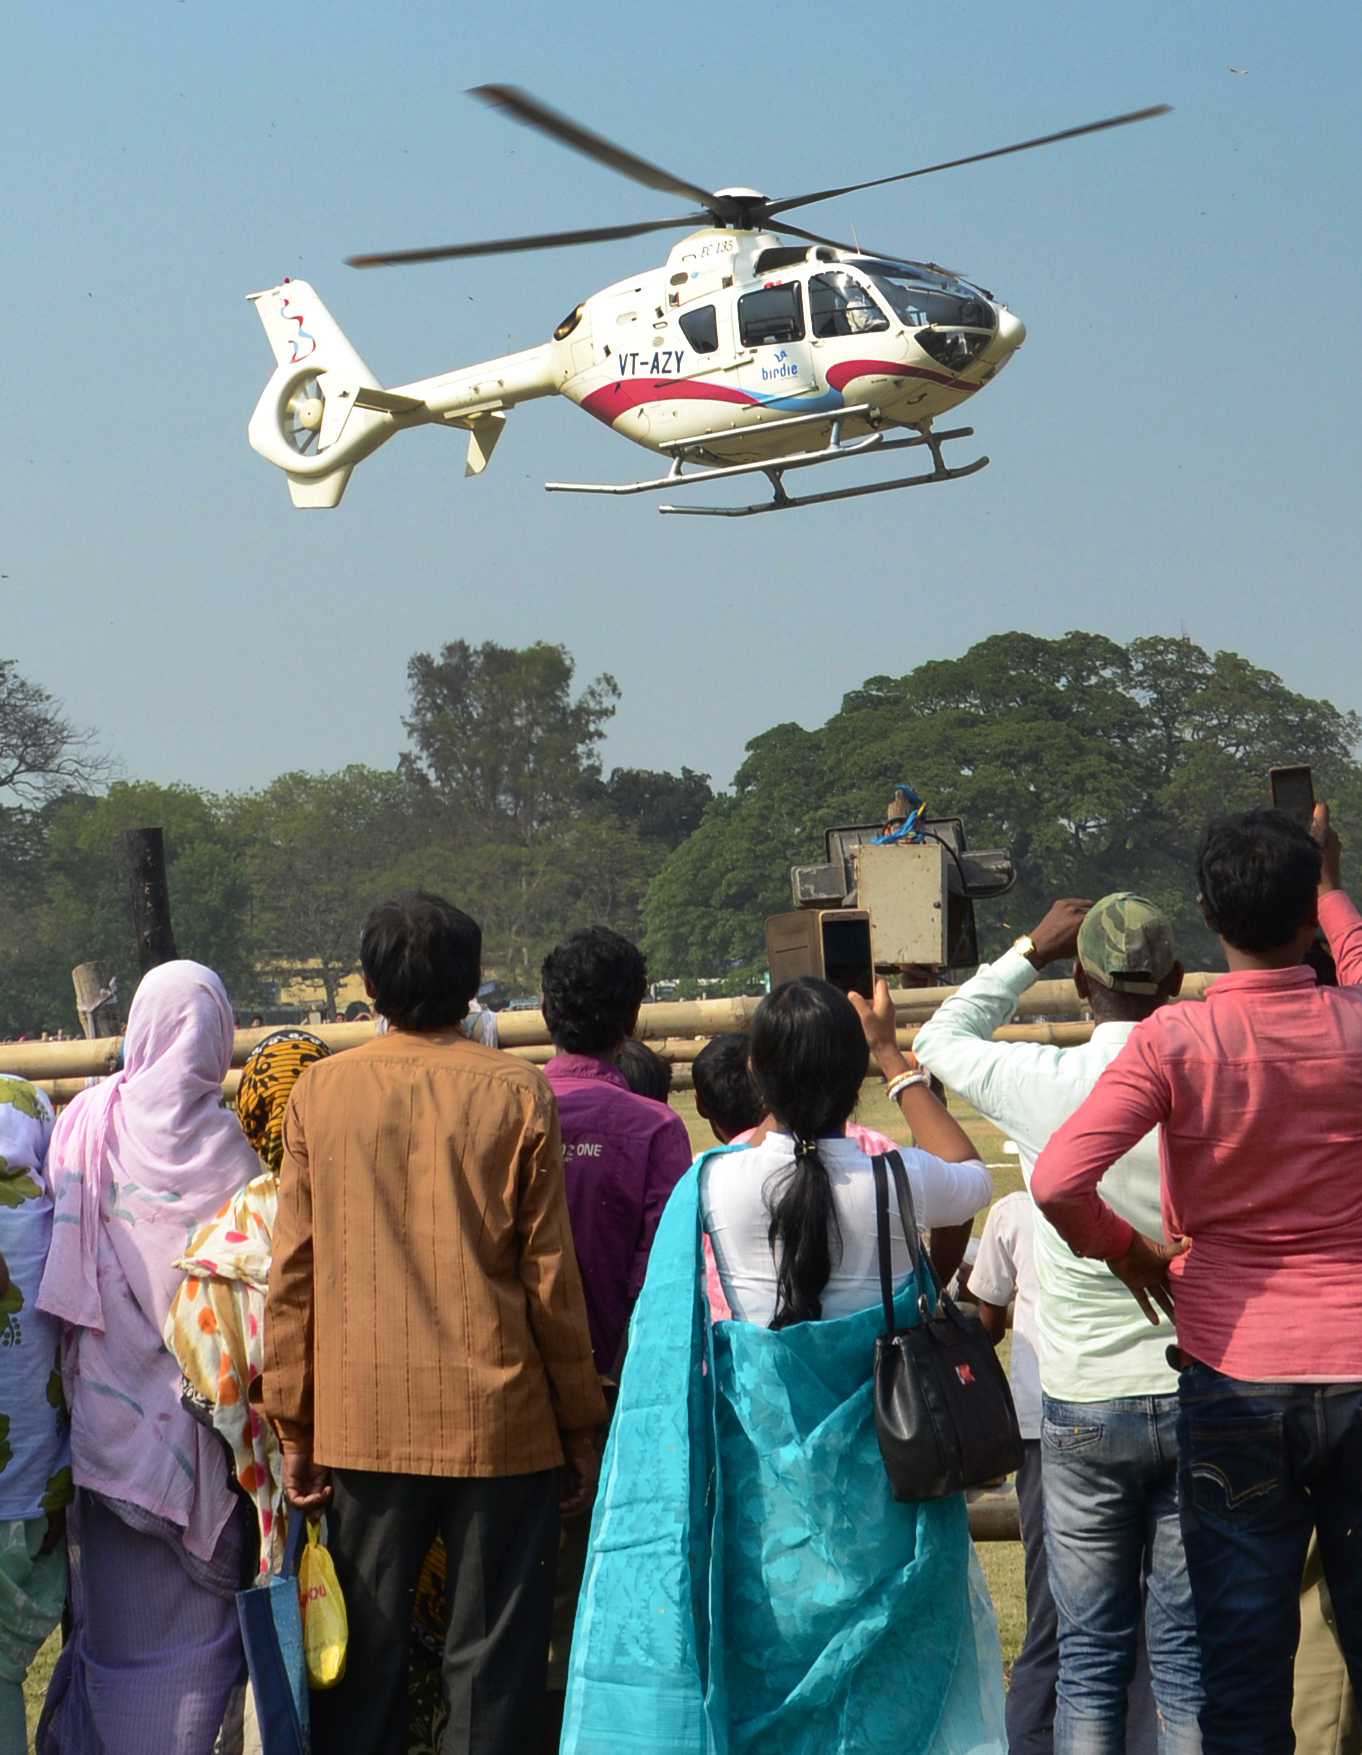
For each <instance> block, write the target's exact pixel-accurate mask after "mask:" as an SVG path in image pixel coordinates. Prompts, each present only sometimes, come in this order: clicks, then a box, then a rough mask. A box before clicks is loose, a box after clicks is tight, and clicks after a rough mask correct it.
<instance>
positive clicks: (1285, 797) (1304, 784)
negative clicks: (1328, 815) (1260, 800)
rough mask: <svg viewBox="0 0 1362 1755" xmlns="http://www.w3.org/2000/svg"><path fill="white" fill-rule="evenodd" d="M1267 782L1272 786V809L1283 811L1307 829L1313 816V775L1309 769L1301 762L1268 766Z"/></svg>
mask: <svg viewBox="0 0 1362 1755" xmlns="http://www.w3.org/2000/svg"><path fill="white" fill-rule="evenodd" d="M1267 782H1268V785H1269V786H1270V787H1271V788H1272V808H1273V810H1280V811H1285V813H1286V815H1287V816H1289V817H1294V818H1295V820H1296V821H1297V822H1298V823H1300V824H1301V825H1302V827H1304V828H1307V829H1308V828H1309V827H1310V824H1311V823H1312V822H1313V821H1314V817H1315V777H1314V775H1313V774H1312V773H1311V772H1310V769H1309V768H1308V767H1306V766H1305V765H1304V764H1303V763H1302V764H1299V765H1297V766H1295V767H1283V768H1269V769H1268V771H1267Z"/></svg>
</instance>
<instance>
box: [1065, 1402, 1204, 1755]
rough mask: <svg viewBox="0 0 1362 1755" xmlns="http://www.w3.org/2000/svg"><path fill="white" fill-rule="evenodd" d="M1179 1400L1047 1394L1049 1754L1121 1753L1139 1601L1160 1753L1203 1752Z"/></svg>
mask: <svg viewBox="0 0 1362 1755" xmlns="http://www.w3.org/2000/svg"><path fill="white" fill-rule="evenodd" d="M1177 1419H1178V1401H1177V1397H1176V1396H1171V1395H1168V1396H1138V1397H1132V1398H1128V1399H1123V1400H1120V1401H1109V1402H1059V1401H1054V1400H1052V1399H1051V1398H1050V1397H1049V1396H1046V1397H1045V1407H1044V1421H1043V1424H1042V1427H1041V1450H1042V1455H1043V1457H1044V1469H1045V1550H1046V1557H1047V1559H1048V1562H1049V1569H1050V1589H1051V1591H1052V1592H1053V1593H1054V1599H1055V1606H1056V1608H1057V1609H1058V1611H1059V1689H1058V1703H1057V1706H1056V1711H1055V1755H1124V1750H1125V1746H1126V1697H1127V1690H1128V1688H1129V1686H1130V1680H1131V1677H1132V1676H1133V1675H1134V1673H1135V1654H1136V1644H1137V1639H1138V1634H1139V1623H1140V1606H1141V1601H1142V1598H1143V1600H1144V1602H1145V1638H1146V1642H1147V1646H1148V1651H1149V1670H1150V1676H1151V1679H1152V1681H1153V1685H1154V1699H1155V1701H1156V1703H1157V1705H1158V1713H1159V1751H1160V1755H1199V1751H1200V1749H1201V1735H1200V1731H1199V1730H1198V1727H1197V1714H1198V1712H1199V1711H1200V1708H1201V1677H1200V1663H1199V1658H1198V1651H1197V1633H1196V1618H1195V1614H1194V1612H1193V1608H1192V1593H1191V1587H1190V1585H1189V1582H1188V1577H1187V1562H1186V1558H1185V1556H1184V1554H1183V1546H1182V1530H1181V1528H1180V1525H1179V1521H1178V1453H1177Z"/></svg>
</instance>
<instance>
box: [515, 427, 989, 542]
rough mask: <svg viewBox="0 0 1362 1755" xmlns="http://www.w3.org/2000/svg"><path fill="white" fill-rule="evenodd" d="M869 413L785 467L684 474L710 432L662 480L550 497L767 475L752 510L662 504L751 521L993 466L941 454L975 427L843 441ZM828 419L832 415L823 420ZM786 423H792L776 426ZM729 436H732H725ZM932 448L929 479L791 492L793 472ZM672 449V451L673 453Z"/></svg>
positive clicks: (584, 485) (562, 485) (578, 486)
mask: <svg viewBox="0 0 1362 1755" xmlns="http://www.w3.org/2000/svg"><path fill="white" fill-rule="evenodd" d="M863 412H865V411H864V410H863V409H862V408H861V407H860V406H859V405H858V406H857V407H855V408H849V409H845V410H843V411H842V412H841V414H840V416H838V417H834V420H833V439H832V442H831V443H830V444H828V445H825V446H823V447H822V449H820V450H817V451H797V452H795V453H794V454H793V455H792V456H790V457H783V458H782V459H781V460H780V462H779V463H726V464H721V465H718V466H716V467H710V468H704V469H694V470H691V471H690V472H689V473H685V472H684V464H685V457H684V455H683V454H682V453H683V451H684V450H693V449H695V448H697V447H698V446H701V445H704V444H706V443H707V442H708V441H709V440H710V439H713V438H717V437H719V436H721V435H717V434H706V435H705V437H704V438H702V439H699V440H691V441H689V443H684V442H682V443H676V444H675V451H676V455H675V456H674V457H673V460H672V466H671V468H670V470H669V471H668V472H667V474H666V475H661V476H656V477H654V478H653V479H652V480H651V481H631V482H621V483H619V484H615V483H613V482H612V483H604V482H567V481H550V482H545V484H544V486H545V488H546V489H547V491H548V492H549V493H559V494H644V493H651V492H655V491H656V490H657V489H658V488H668V487H669V488H676V487H689V486H690V485H691V484H692V483H693V482H702V481H722V480H726V479H727V478H728V477H729V476H736V475H764V476H766V478H767V480H768V481H769V482H770V483H771V486H772V488H773V489H774V490H775V492H774V498H772V499H770V500H764V501H762V502H761V503H760V504H758V505H752V506H659V507H658V511H659V512H669V513H673V514H677V515H682V516H689V517H692V518H750V517H751V516H753V514H754V513H757V512H788V511H793V509H794V508H795V507H796V506H817V505H821V504H823V503H824V502H825V501H828V500H853V499H857V498H859V497H860V496H861V495H863V494H885V493H890V492H892V491H893V490H895V489H897V488H910V487H921V486H924V485H925V484H926V483H928V482H934V481H958V480H959V479H960V477H961V476H965V475H974V474H976V473H977V472H978V471H979V470H981V469H983V468H985V467H986V466H987V464H988V458H987V457H980V458H978V459H976V461H975V462H973V463H966V464H963V465H962V466H961V467H960V468H958V469H952V468H950V467H949V466H948V465H947V463H946V461H945V459H944V458H943V457H942V455H941V447H942V445H944V444H945V443H946V442H947V441H948V440H951V439H968V438H971V437H973V434H974V428H973V427H956V428H954V429H952V431H950V432H947V433H933V432H925V433H918V434H915V435H914V437H912V438H911V439H889V438H886V437H885V435H884V434H883V433H871V434H870V435H869V436H868V437H867V438H864V439H854V440H851V441H850V442H849V443H847V444H841V443H839V442H838V441H839V439H840V436H841V423H842V421H843V420H845V419H847V418H848V417H849V416H852V415H860V414H862V413H863ZM810 418H811V417H810V416H807V415H804V416H799V417H796V419H794V420H792V421H790V422H789V423H788V424H789V425H791V426H795V425H799V424H802V423H803V422H806V421H808V420H810ZM821 418H822V419H823V420H825V421H826V420H827V418H828V417H827V415H823V416H822V417H821ZM773 424H779V425H784V424H786V423H784V422H780V423H773ZM722 436H723V437H731V436H732V435H731V434H724V435H722ZM920 445H926V446H927V447H928V449H929V450H930V451H931V454H932V462H933V465H934V467H933V469H932V470H931V472H930V474H926V475H909V476H900V477H898V478H897V479H895V480H894V481H876V482H868V483H866V484H865V486H863V487H854V488H835V489H833V490H832V491H831V492H828V493H822V494H798V495H791V494H788V493H786V491H785V484H784V481H783V479H782V478H783V476H784V475H785V472H786V470H788V469H808V468H811V467H812V466H813V465H814V464H816V463H836V462H840V461H842V460H844V459H846V458H851V457H861V456H864V455H865V454H866V453H867V452H870V451H875V452H882V451H904V450H909V449H911V448H912V447H914V446H920ZM670 448H671V447H669V449H670Z"/></svg>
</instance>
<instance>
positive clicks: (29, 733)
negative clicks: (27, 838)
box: [0, 658, 112, 804]
mask: <svg viewBox="0 0 1362 1755" xmlns="http://www.w3.org/2000/svg"><path fill="white" fill-rule="evenodd" d="M111 771H112V764H111V763H110V761H109V759H108V758H107V757H106V756H103V755H101V754H100V753H99V752H98V750H96V748H95V747H94V743H93V740H92V738H91V735H90V733H89V732H84V731H79V730H77V728H76V727H75V726H74V725H73V724H72V723H71V721H70V720H69V719H67V718H65V717H64V715H63V714H62V710H61V703H60V701H57V700H55V699H54V698H53V696H51V695H50V694H48V692H47V690H46V689H42V688H39V687H38V686H37V684H36V683H31V682H27V681H25V679H24V678H23V677H22V676H20V675H19V667H18V665H17V664H16V663H15V661H14V660H13V659H12V658H0V795H3V794H4V793H8V794H9V795H10V797H11V798H12V799H13V800H14V801H15V802H16V803H18V804H40V803H42V802H43V800H44V799H47V798H51V797H52V796H53V794H54V793H58V792H65V791H68V790H78V791H92V790H94V789H95V788H96V787H97V786H98V785H100V783H101V782H103V781H104V780H106V779H107V778H108V777H109V774H110V772H111Z"/></svg>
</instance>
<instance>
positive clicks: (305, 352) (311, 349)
mask: <svg viewBox="0 0 1362 1755" xmlns="http://www.w3.org/2000/svg"><path fill="white" fill-rule="evenodd" d="M292 303H293V300H292V299H285V300H284V302H283V304H282V305H280V307H279V315H280V316H281V317H282V318H283V320H284V321H285V323H296V324H297V325H298V333H297V334H296V335H292V336H290V337H289V340H290V341H291V342H292V344H293V357H292V358H291V359H290V360H289V364H290V365H291V366H296V365H297V364H298V361H299V360H305V359H307V358H308V357H309V355H311V354H314V353H316V351H317V343H316V341H315V340H314V339H313V337H312V336H310V335H309V334H308V332H307V330H306V329H304V328H303V319H302V314H301V313H299V314H298V315H297V316H292V315H290V313H289V306H290V305H291V304H292ZM304 342H306V343H307V346H306V347H304V346H303V343H304Z"/></svg>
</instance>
